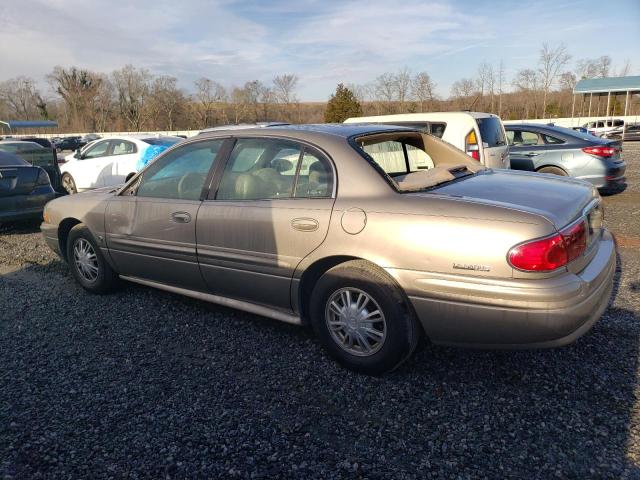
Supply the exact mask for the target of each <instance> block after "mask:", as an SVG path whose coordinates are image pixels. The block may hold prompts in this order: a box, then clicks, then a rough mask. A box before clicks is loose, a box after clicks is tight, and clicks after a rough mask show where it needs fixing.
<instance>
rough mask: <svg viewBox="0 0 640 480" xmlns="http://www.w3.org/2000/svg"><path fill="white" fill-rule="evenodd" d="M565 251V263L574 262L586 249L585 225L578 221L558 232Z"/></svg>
mask: <svg viewBox="0 0 640 480" xmlns="http://www.w3.org/2000/svg"><path fill="white" fill-rule="evenodd" d="M560 235H562V238H563V239H564V248H565V249H566V250H567V263H569V262H570V261H572V260H575V259H576V258H578V257H579V256H580V255H582V254H583V253H584V251H585V250H586V249H587V225H586V223H585V221H584V220H580V221H579V222H578V223H575V224H573V225H571V226H569V227H567V228H565V229H564V230H562V231H561V232H560Z"/></svg>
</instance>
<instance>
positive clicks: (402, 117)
mask: <svg viewBox="0 0 640 480" xmlns="http://www.w3.org/2000/svg"><path fill="white" fill-rule="evenodd" d="M469 117H471V118H474V119H475V118H489V117H496V118H498V117H497V115H494V114H492V113H486V112H429V113H398V114H393V115H373V116H368V117H351V118H347V119H346V120H345V122H346V123H354V122H356V123H357V122H380V121H394V120H396V121H399V122H419V121H425V122H433V121H439V120H440V121H442V120H449V121H452V120H455V119H460V118H469Z"/></svg>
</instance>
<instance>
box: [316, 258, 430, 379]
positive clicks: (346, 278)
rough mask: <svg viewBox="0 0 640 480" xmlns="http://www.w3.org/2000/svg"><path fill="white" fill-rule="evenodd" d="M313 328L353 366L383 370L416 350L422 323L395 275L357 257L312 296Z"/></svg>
mask: <svg viewBox="0 0 640 480" xmlns="http://www.w3.org/2000/svg"><path fill="white" fill-rule="evenodd" d="M309 313H310V316H311V323H312V326H313V329H314V331H315V333H316V335H317V337H318V339H319V340H320V343H321V344H322V346H323V347H324V348H325V349H326V350H327V352H328V353H329V354H330V355H331V356H332V357H333V358H335V359H336V360H337V361H338V362H339V363H340V364H341V365H343V366H345V367H346V368H348V369H350V370H354V371H357V372H362V373H366V374H370V375H381V374H383V373H386V372H389V371H392V370H394V369H395V368H397V367H398V366H399V365H400V364H402V362H404V361H405V360H406V359H407V358H408V357H409V356H410V355H411V354H412V353H413V351H414V350H415V348H416V345H417V344H418V340H419V338H420V327H419V325H418V322H417V321H416V319H415V317H414V315H413V312H412V310H411V308H410V306H409V305H408V304H407V301H406V299H405V297H404V295H403V293H402V291H401V290H400V288H399V287H398V286H397V285H396V283H395V282H394V281H393V279H392V278H390V277H389V276H388V275H387V274H386V273H385V272H384V271H382V270H380V269H379V268H377V267H375V266H374V265H372V264H370V263H368V262H365V261H362V260H354V261H350V262H346V263H343V264H340V265H338V266H336V267H334V268H332V269H330V270H329V271H327V272H326V273H325V274H324V275H323V276H322V277H320V279H319V280H318V282H317V284H316V286H315V288H314V290H313V292H312V294H311V301H310V308H309Z"/></svg>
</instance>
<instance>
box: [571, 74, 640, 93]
mask: <svg viewBox="0 0 640 480" xmlns="http://www.w3.org/2000/svg"><path fill="white" fill-rule="evenodd" d="M627 91H630V92H636V93H640V76H634V77H609V78H586V79H584V80H580V81H579V82H578V83H576V86H575V88H574V89H573V93H608V92H611V93H614V92H627Z"/></svg>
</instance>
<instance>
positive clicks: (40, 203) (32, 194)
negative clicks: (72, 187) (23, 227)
mask: <svg viewBox="0 0 640 480" xmlns="http://www.w3.org/2000/svg"><path fill="white" fill-rule="evenodd" d="M54 197H55V192H54V191H53V187H52V186H51V182H50V181H49V175H47V172H45V171H44V170H43V169H42V168H40V167H34V166H33V165H30V164H29V163H28V162H26V161H25V160H23V159H22V158H20V157H18V156H17V155H15V154H13V153H8V152H6V151H0V223H3V222H13V221H17V220H26V219H30V218H38V217H41V216H42V211H43V209H44V206H45V204H46V203H47V202H48V201H50V200H52V199H53V198H54Z"/></svg>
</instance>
